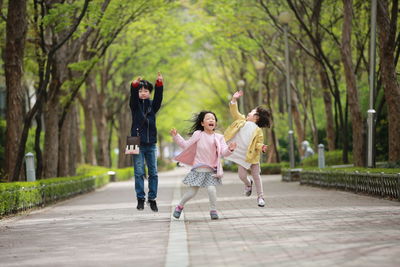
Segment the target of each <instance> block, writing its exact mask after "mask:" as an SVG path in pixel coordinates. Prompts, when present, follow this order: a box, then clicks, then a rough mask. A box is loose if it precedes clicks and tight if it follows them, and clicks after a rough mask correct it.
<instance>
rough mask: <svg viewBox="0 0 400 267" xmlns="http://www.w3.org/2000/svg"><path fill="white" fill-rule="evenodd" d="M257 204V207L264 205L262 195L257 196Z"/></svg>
mask: <svg viewBox="0 0 400 267" xmlns="http://www.w3.org/2000/svg"><path fill="white" fill-rule="evenodd" d="M257 204H258V206H259V207H264V206H265V200H264V198H263V197H258V198H257Z"/></svg>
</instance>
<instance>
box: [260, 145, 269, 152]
mask: <svg viewBox="0 0 400 267" xmlns="http://www.w3.org/2000/svg"><path fill="white" fill-rule="evenodd" d="M267 148H268V146H267V145H263V146H262V149H261V150H262V152H263V153H265V152H267Z"/></svg>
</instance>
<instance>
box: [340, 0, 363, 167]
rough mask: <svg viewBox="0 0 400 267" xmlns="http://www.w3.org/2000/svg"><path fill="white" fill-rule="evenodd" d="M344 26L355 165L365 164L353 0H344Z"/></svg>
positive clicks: (344, 51)
mask: <svg viewBox="0 0 400 267" xmlns="http://www.w3.org/2000/svg"><path fill="white" fill-rule="evenodd" d="M343 12H344V19H343V28H342V47H341V55H342V62H343V67H344V74H345V77H346V85H347V97H348V104H349V108H350V117H351V122H352V129H353V160H354V165H355V166H364V165H365V157H364V153H363V149H364V137H363V131H364V123H363V118H362V115H361V111H360V105H359V103H358V90H357V83H356V77H355V73H354V67H353V62H352V54H351V32H352V20H353V17H352V16H353V4H352V0H343Z"/></svg>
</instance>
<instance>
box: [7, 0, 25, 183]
mask: <svg viewBox="0 0 400 267" xmlns="http://www.w3.org/2000/svg"><path fill="white" fill-rule="evenodd" d="M26 10H27V7H26V0H13V1H9V2H8V14H7V24H6V32H7V33H6V47H5V51H4V52H5V53H4V71H5V76H6V87H7V128H6V140H7V142H6V159H7V160H6V166H5V168H6V170H5V171H6V176H7V178H8V180H9V181H17V180H19V179H21V178H22V175H21V169H20V168H17V169H16V168H15V165H14V164H15V162H16V161H17V160H18V156H20V157H21V155H18V149H19V147H20V146H21V134H22V125H23V123H24V112H25V111H24V106H25V105H24V103H25V99H24V93H23V89H22V77H23V68H24V64H23V62H24V50H25V39H26V32H27V26H28V20H27V14H26ZM24 146H25V144H24ZM21 154H22V155H23V154H24V150H23V151H22V153H21Z"/></svg>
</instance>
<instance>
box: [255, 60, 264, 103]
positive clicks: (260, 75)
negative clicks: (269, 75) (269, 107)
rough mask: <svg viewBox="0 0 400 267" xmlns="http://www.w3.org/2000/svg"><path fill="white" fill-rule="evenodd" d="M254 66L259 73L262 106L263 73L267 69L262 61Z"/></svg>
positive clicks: (259, 101)
mask: <svg viewBox="0 0 400 267" xmlns="http://www.w3.org/2000/svg"><path fill="white" fill-rule="evenodd" d="M254 65H255V67H256V70H257V72H258V83H259V85H258V105H259V106H261V104H262V72H263V70H264V68H265V64H264V63H263V62H261V61H258V60H257V61H255V62H254Z"/></svg>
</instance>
